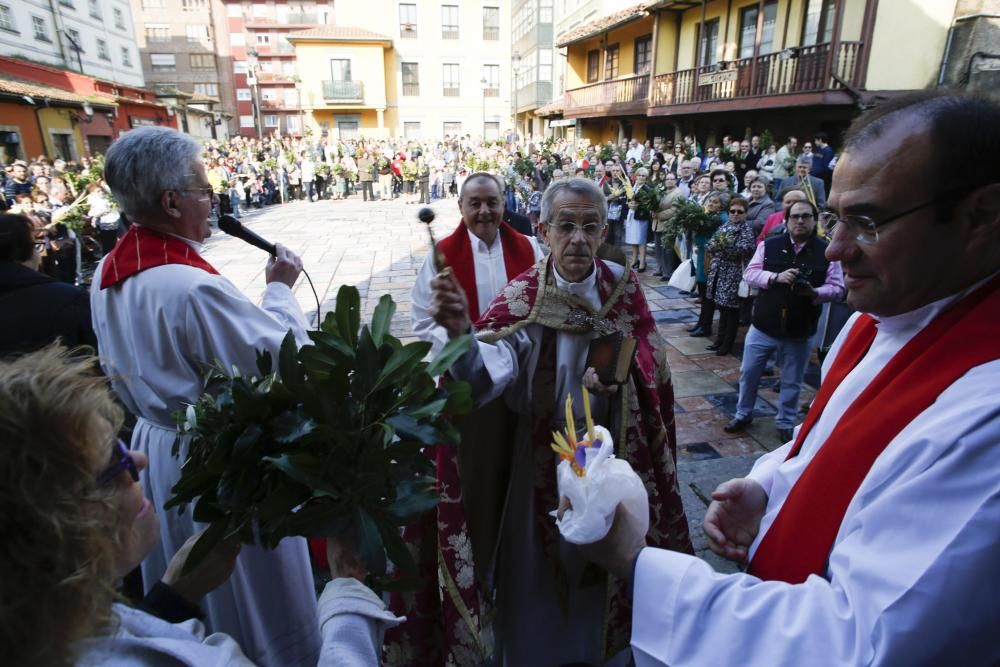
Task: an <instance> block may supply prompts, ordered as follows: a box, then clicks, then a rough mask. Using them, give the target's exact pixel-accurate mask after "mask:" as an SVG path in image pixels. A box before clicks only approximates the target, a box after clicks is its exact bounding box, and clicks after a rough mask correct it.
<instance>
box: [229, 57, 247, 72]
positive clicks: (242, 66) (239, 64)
mask: <svg viewBox="0 0 1000 667" xmlns="http://www.w3.org/2000/svg"><path fill="white" fill-rule="evenodd" d="M248 72H249V70H248V69H247V61H245V60H234V61H233V74H246V73H248Z"/></svg>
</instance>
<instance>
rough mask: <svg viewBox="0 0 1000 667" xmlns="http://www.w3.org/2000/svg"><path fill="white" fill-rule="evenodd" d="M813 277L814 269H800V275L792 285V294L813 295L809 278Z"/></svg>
mask: <svg viewBox="0 0 1000 667" xmlns="http://www.w3.org/2000/svg"><path fill="white" fill-rule="evenodd" d="M811 275H812V269H810V268H809V267H801V268H799V275H798V276H797V277H796V278H795V282H794V283H792V294H796V295H798V296H809V295H811V294H812V293H813V286H812V283H810V282H809V276H811Z"/></svg>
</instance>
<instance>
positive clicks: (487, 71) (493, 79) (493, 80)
mask: <svg viewBox="0 0 1000 667" xmlns="http://www.w3.org/2000/svg"><path fill="white" fill-rule="evenodd" d="M483 79H484V80H485V81H486V84H485V85H483V97H500V65H483Z"/></svg>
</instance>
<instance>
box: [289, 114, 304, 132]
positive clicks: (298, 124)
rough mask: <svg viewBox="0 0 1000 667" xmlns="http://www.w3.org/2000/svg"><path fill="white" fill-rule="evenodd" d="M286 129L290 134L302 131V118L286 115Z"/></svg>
mask: <svg viewBox="0 0 1000 667" xmlns="http://www.w3.org/2000/svg"><path fill="white" fill-rule="evenodd" d="M285 130H287V131H288V133H289V134H299V133H301V132H302V119H301V118H300V117H299V116H285Z"/></svg>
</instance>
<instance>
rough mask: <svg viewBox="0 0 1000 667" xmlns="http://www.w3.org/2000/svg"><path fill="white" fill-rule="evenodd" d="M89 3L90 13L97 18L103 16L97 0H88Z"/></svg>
mask: <svg viewBox="0 0 1000 667" xmlns="http://www.w3.org/2000/svg"><path fill="white" fill-rule="evenodd" d="M87 5H88V6H89V8H90V15H91V17H93V18H95V19H99V18H101V5H100V3H99V2H98V1H97V0H88V2H87Z"/></svg>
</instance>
